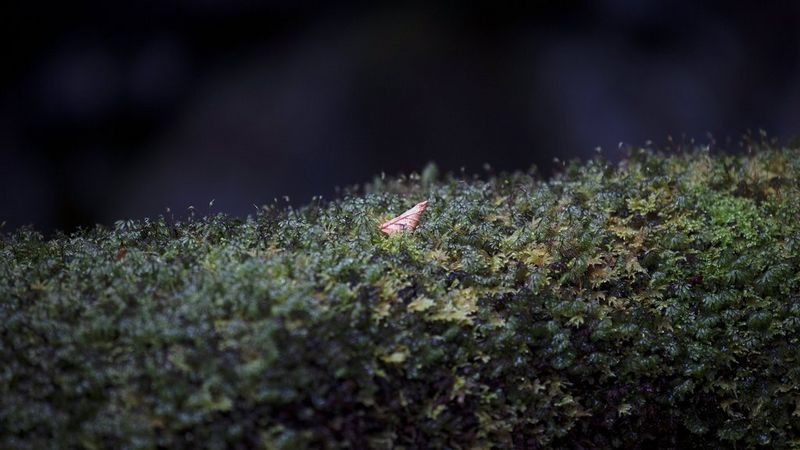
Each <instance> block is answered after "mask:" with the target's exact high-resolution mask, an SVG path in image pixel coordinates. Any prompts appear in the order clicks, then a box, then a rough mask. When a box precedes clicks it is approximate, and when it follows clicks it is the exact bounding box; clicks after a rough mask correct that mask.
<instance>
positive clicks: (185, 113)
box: [0, 0, 800, 232]
mask: <svg viewBox="0 0 800 450" xmlns="http://www.w3.org/2000/svg"><path fill="white" fill-rule="evenodd" d="M15 3H16V4H10V5H4V6H0V22H1V23H2V27H0V29H2V31H0V33H2V36H0V37H2V42H3V44H2V46H3V48H5V50H4V51H3V54H2V55H0V58H2V60H3V67H2V69H0V154H1V155H2V163H0V164H1V166H0V222H2V221H6V222H7V223H6V225H5V228H4V230H5V231H9V230H13V229H15V228H16V227H18V226H20V225H23V224H33V225H34V226H35V227H36V228H37V229H39V230H43V231H46V232H49V231H52V230H54V229H64V230H67V231H70V230H73V229H75V228H76V227H78V226H89V225H91V224H94V223H97V222H100V223H105V224H110V223H112V222H113V221H114V220H115V219H121V218H128V217H133V218H141V217H144V216H150V217H152V216H157V215H159V214H163V213H164V212H165V208H166V207H170V208H171V209H172V210H173V211H175V212H176V213H179V214H182V213H184V212H185V211H186V208H187V207H188V206H190V205H194V206H195V207H196V208H197V210H198V211H199V212H201V213H202V212H205V211H206V210H207V209H208V203H209V201H210V200H212V199H216V201H215V204H214V207H213V211H214V212H217V211H224V212H229V213H232V214H237V215H245V214H249V213H252V212H254V211H255V209H254V207H253V204H257V205H261V204H265V203H269V202H272V201H273V198H275V197H279V198H280V197H282V196H284V195H288V196H289V197H290V198H291V202H292V203H294V204H296V205H299V204H303V203H305V202H307V201H308V200H309V199H310V198H311V196H312V195H317V194H321V195H324V196H325V197H326V198H331V197H332V196H334V195H335V187H336V186H346V185H351V184H354V183H362V182H365V181H369V180H370V179H371V178H372V177H373V176H374V175H375V174H378V173H380V172H381V171H384V172H386V173H388V174H395V173H398V172H408V171H412V170H419V169H421V168H422V167H423V166H424V164H425V163H426V162H428V161H436V162H437V163H438V165H439V166H440V168H441V169H443V170H444V171H459V170H460V169H461V167H464V168H465V169H466V171H467V172H480V171H481V170H482V169H481V167H482V165H483V163H489V164H491V165H492V166H493V167H495V168H496V169H498V170H513V169H522V170H525V169H528V168H529V167H530V166H531V165H532V164H536V165H537V166H538V167H539V168H540V170H541V171H542V172H543V173H545V174H547V173H549V171H551V170H552V169H553V163H552V160H553V158H554V157H559V158H561V159H568V158H572V157H588V156H589V155H591V154H592V153H593V151H594V149H595V147H597V146H601V147H602V148H603V149H604V152H605V153H607V155H608V157H610V158H612V159H614V158H618V157H619V154H620V151H619V150H618V143H619V142H625V143H630V144H634V145H639V144H643V143H644V142H645V141H646V140H648V139H652V140H653V141H655V142H656V143H660V142H662V143H663V142H665V141H666V139H667V136H668V135H670V134H671V135H673V136H681V135H683V134H685V135H687V136H692V137H696V138H698V139H699V140H701V141H702V140H707V139H708V138H706V136H707V133H709V132H710V133H713V136H714V137H715V138H717V140H718V141H722V140H724V138H734V139H736V138H738V137H739V136H740V135H741V134H742V133H743V132H745V131H746V130H747V129H753V130H755V129H759V128H763V129H765V130H767V131H768V132H769V133H770V134H771V135H778V136H782V137H792V136H796V135H797V134H798V133H797V132H798V124H800V76H799V75H800V73H799V72H800V70H799V69H800V67H799V66H798V61H799V60H800V26H799V25H800V7H798V5H800V2H784V3H781V2H748V3H744V2H743V3H740V4H737V3H736V2H730V1H718V2H702V3H701V2H695V1H689V0H686V1H672V2H662V1H655V0H598V1H591V2H583V3H578V2H547V3H531V4H527V5H525V6H519V5H518V4H516V3H499V2H494V3H487V4H477V3H470V4H469V6H466V4H462V2H455V1H451V2H440V3H430V2H424V3H423V2H420V3H414V2H410V3H408V2H404V3H402V4H395V5H388V4H381V5H379V6H377V5H375V4H374V3H369V4H368V5H369V6H365V5H364V4H359V3H336V4H334V3H332V2H331V3H328V2H319V3H316V2H303V1H279V0H276V1H265V2H251V1H243V0H225V1H223V0H197V1H193V0H179V1H158V2H130V3H128V4H124V3H122V2H114V1H111V2H109V1H99V0H96V1H88V2H83V3H74V2H50V1H38V2H37V1H17V2H15ZM489 5H491V6H489Z"/></svg>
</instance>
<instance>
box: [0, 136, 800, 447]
mask: <svg viewBox="0 0 800 450" xmlns="http://www.w3.org/2000/svg"><path fill="white" fill-rule="evenodd" d="M367 190H368V192H369V193H368V194H365V195H363V196H355V195H353V196H349V197H347V198H345V199H343V200H341V201H336V202H332V203H322V202H315V203H314V204H312V205H310V206H308V207H305V208H302V209H300V210H279V209H278V208H274V207H269V208H263V209H262V210H261V211H260V212H259V214H258V215H257V216H256V217H254V218H248V219H246V220H239V219H234V218H230V217H225V216H222V215H218V216H213V217H207V218H202V219H197V220H189V221H183V222H176V223H172V222H171V221H167V220H165V219H163V218H160V219H157V220H143V221H126V222H118V223H117V224H116V226H115V227H114V229H106V228H103V227H98V228H95V229H92V230H85V231H80V232H77V233H74V234H72V235H69V236H67V235H59V236H56V237H55V238H53V239H43V238H42V236H41V235H39V234H38V233H36V232H33V231H31V230H27V229H25V230H20V231H16V232H14V233H11V234H5V235H3V236H2V240H0V330H2V340H1V341H0V343H1V346H0V361H2V363H1V364H0V447H2V448H42V447H59V448H69V447H86V448H118V447H119V448H121V447H129V448H153V447H165V448H181V447H184V448H188V447H209V448H226V447H239V448H258V447H261V448H297V447H343V446H349V447H351V448H366V447H371V448H392V447H394V448H426V447H449V448H489V447H499V448H509V447H517V448H539V447H567V448H593V447H610V446H621V447H636V446H643V445H657V446H660V447H662V448H669V447H675V448H687V447H714V448H716V447H734V446H738V447H751V446H757V445H769V446H774V447H791V446H795V447H797V446H798V445H800V350H798V348H800V347H799V346H800V342H798V336H800V290H799V289H798V287H800V269H799V268H798V267H799V266H800V264H799V263H800V220H798V219H800V152H799V151H798V150H796V149H782V150H772V149H762V150H761V151H759V152H756V153H755V154H753V155H751V156H721V155H711V154H709V153H708V152H707V151H703V150H696V151H693V152H692V153H690V154H681V155H672V156H664V155H660V154H654V153H652V152H649V151H648V152H645V151H634V152H632V154H631V156H630V158H629V159H628V160H626V161H625V162H623V163H622V164H621V165H619V166H609V165H608V164H606V163H604V162H602V161H600V160H595V161H590V162H587V163H585V164H583V165H572V166H570V167H568V168H567V169H566V170H565V172H564V174H562V175H560V176H558V177H556V178H554V179H552V180H550V181H546V182H545V181H541V180H537V179H536V178H535V177H532V176H530V175H526V174H521V173H517V174H513V175H510V176H502V177H497V178H494V179H491V180H489V181H480V180H476V179H472V180H459V179H452V178H447V179H444V180H437V179H436V175H435V171H433V170H431V169H429V170H427V171H426V172H424V173H423V176H422V177H418V176H413V177H410V178H402V179H398V180H391V181H383V180H376V181H375V182H374V183H373V184H372V185H371V186H369V187H368V189H367ZM422 199H428V200H429V201H430V206H429V208H428V211H427V212H426V213H425V216H424V218H423V221H422V224H421V225H420V227H419V229H418V230H417V232H416V233H415V234H413V235H401V236H393V237H388V238H387V237H386V236H383V235H381V234H380V233H379V232H378V231H377V224H378V223H380V222H381V221H383V220H385V219H387V218H389V217H391V216H392V215H393V214H396V213H399V212H401V211H403V210H405V209H406V208H407V207H409V206H411V205H412V204H414V203H416V202H417V201H420V200H422Z"/></svg>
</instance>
